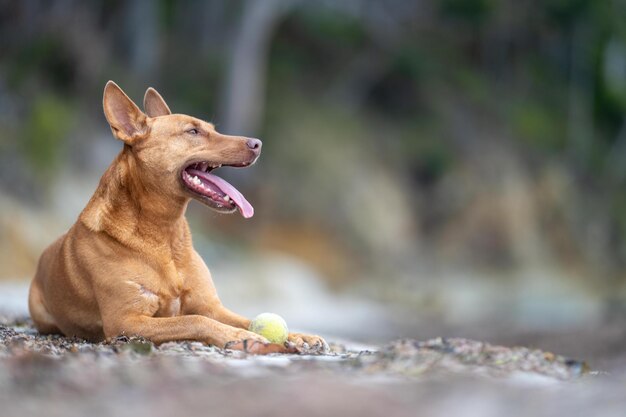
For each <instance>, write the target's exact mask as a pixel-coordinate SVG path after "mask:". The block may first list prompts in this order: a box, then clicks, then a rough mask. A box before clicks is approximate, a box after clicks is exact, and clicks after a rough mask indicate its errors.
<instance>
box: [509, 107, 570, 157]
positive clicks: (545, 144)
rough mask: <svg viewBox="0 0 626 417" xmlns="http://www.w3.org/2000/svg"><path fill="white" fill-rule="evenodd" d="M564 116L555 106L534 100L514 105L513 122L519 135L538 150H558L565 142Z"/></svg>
mask: <svg viewBox="0 0 626 417" xmlns="http://www.w3.org/2000/svg"><path fill="white" fill-rule="evenodd" d="M562 122H563V116H562V115H561V114H559V112H557V111H555V110H554V109H553V108H548V107H547V106H545V105H542V104H540V103H536V102H532V101H524V102H520V103H518V104H517V105H515V106H513V110H512V111H511V124H512V126H513V128H514V131H515V133H516V134H517V136H518V137H519V138H520V139H522V140H523V141H524V142H526V143H527V144H529V145H530V146H532V147H534V148H535V149H538V150H543V151H551V152H554V151H558V150H561V149H562V148H563V146H564V144H565V137H566V136H565V129H564V126H563V123H562Z"/></svg>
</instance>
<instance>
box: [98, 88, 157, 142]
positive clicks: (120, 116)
mask: <svg viewBox="0 0 626 417" xmlns="http://www.w3.org/2000/svg"><path fill="white" fill-rule="evenodd" d="M102 105H103V107H104V115H105V116H106V118H107V121H108V122H109V125H111V130H112V131H113V135H114V136H115V137H116V138H118V139H119V140H121V141H123V142H124V143H127V144H129V145H130V144H132V142H134V141H135V140H137V139H140V138H143V137H145V136H146V135H147V134H148V126H147V124H146V115H145V114H143V112H142V111H141V110H139V107H137V105H136V104H135V103H133V101H132V100H131V99H130V98H128V96H127V95H126V94H125V93H124V92H123V91H122V89H121V88H120V87H119V86H118V85H117V84H115V83H114V82H113V81H109V82H108V83H107V85H106V86H105V87H104V98H103V99H102Z"/></svg>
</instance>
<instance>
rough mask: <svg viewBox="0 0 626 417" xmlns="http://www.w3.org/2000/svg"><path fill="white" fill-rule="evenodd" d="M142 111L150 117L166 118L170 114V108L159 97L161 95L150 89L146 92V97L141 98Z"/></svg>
mask: <svg viewBox="0 0 626 417" xmlns="http://www.w3.org/2000/svg"><path fill="white" fill-rule="evenodd" d="M143 109H144V110H145V112H146V114H147V115H148V116H150V117H157V116H167V115H168V114H172V112H171V110H170V108H169V107H168V106H167V104H166V103H165V100H163V97H161V94H159V93H158V91H157V90H155V89H154V88H152V87H150V88H148V89H147V90H146V95H144V96H143Z"/></svg>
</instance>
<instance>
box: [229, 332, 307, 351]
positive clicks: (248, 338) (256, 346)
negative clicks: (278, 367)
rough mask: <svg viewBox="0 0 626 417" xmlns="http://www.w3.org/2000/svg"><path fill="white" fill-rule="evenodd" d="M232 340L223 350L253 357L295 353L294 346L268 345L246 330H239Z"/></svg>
mask: <svg viewBox="0 0 626 417" xmlns="http://www.w3.org/2000/svg"><path fill="white" fill-rule="evenodd" d="M233 339H234V340H232V341H230V342H228V343H226V344H225V345H224V349H229V350H241V351H244V352H246V353H252V354H255V355H266V354H268V353H296V352H297V350H296V348H295V346H290V345H289V344H287V343H285V344H284V345H279V344H275V343H270V342H269V341H268V340H267V339H266V338H264V337H263V336H260V335H258V334H256V333H252V332H249V331H247V330H241V331H239V332H238V333H237V335H236V336H235V337H233Z"/></svg>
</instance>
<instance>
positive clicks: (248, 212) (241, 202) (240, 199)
mask: <svg viewBox="0 0 626 417" xmlns="http://www.w3.org/2000/svg"><path fill="white" fill-rule="evenodd" d="M201 175H202V176H203V177H204V178H206V179H207V180H208V181H211V182H212V183H213V184H215V185H216V186H217V187H218V188H219V189H220V190H222V191H223V192H224V194H226V195H227V196H229V197H230V198H231V199H232V200H233V202H234V203H235V205H236V206H237V208H238V209H239V212H240V213H241V215H242V216H243V217H245V218H246V219H249V218H250V217H252V216H253V215H254V207H252V205H251V204H250V203H248V200H246V198H245V197H244V196H243V195H242V194H241V193H240V192H239V190H238V189H236V188H235V187H233V186H232V185H230V184H229V183H228V182H227V181H226V180H224V179H222V178H220V177H218V176H217V175H213V174H211V173H209V172H202V174H201Z"/></svg>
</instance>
